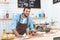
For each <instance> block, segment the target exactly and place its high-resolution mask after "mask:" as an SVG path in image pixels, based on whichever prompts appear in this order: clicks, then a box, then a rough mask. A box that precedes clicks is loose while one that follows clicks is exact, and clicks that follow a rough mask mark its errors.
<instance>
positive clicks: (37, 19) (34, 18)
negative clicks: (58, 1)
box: [33, 17, 47, 20]
mask: <svg viewBox="0 0 60 40" xmlns="http://www.w3.org/2000/svg"><path fill="white" fill-rule="evenodd" d="M45 18H47V17H45ZM45 18H33V19H34V20H39V19H45Z"/></svg>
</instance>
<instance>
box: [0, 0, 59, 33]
mask: <svg viewBox="0 0 60 40" xmlns="http://www.w3.org/2000/svg"><path fill="white" fill-rule="evenodd" d="M8 1H9V2H10V4H0V18H2V17H1V16H2V15H4V14H5V13H6V10H8V13H9V14H10V15H12V16H10V17H11V18H12V17H13V15H14V14H16V13H22V11H23V8H17V0H8ZM59 10H60V3H57V4H53V0H41V9H31V13H33V14H35V15H36V14H38V13H40V12H44V13H45V14H46V17H47V19H48V21H49V22H50V21H51V19H54V21H56V25H57V27H60V25H59V24H60V23H59V22H60V20H59V19H60V17H59V16H60V15H59V13H60V11H59ZM2 25H3V24H2ZM6 25H7V24H6ZM6 25H5V26H6ZM3 28H4V27H2V26H1V29H0V30H2V29H3ZM0 32H1V31H0Z"/></svg>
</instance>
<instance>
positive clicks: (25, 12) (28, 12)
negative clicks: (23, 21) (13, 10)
mask: <svg viewBox="0 0 60 40" xmlns="http://www.w3.org/2000/svg"><path fill="white" fill-rule="evenodd" d="M30 10H31V9H28V8H26V9H25V10H24V11H23V13H24V15H25V16H26V17H28V16H29V15H30Z"/></svg>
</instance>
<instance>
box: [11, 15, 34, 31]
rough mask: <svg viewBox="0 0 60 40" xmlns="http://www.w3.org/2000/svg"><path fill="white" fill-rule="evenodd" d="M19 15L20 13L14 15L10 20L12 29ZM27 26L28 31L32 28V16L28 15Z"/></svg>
mask: <svg viewBox="0 0 60 40" xmlns="http://www.w3.org/2000/svg"><path fill="white" fill-rule="evenodd" d="M20 15H21V14H16V15H14V17H13V20H12V24H11V26H12V30H14V29H15V28H16V26H17V23H18V21H19V19H20ZM28 28H29V29H30V31H33V30H34V27H33V23H32V18H31V17H30V16H29V17H28Z"/></svg>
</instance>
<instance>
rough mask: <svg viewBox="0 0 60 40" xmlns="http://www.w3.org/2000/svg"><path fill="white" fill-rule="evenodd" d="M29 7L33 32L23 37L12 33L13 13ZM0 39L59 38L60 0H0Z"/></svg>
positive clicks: (33, 39)
mask: <svg viewBox="0 0 60 40" xmlns="http://www.w3.org/2000/svg"><path fill="white" fill-rule="evenodd" d="M24 7H31V12H30V15H29V16H30V17H31V18H32V23H33V26H34V33H35V35H33V34H32V33H30V34H29V35H25V36H24V37H23V38H21V37H17V36H16V35H15V34H13V30H12V29H11V28H12V26H11V23H12V20H13V17H14V15H16V14H21V13H22V12H23V9H24ZM0 40H60V0H0Z"/></svg>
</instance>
